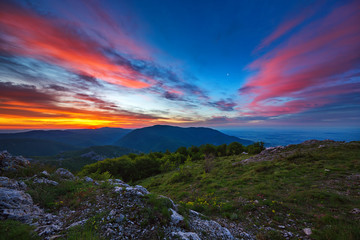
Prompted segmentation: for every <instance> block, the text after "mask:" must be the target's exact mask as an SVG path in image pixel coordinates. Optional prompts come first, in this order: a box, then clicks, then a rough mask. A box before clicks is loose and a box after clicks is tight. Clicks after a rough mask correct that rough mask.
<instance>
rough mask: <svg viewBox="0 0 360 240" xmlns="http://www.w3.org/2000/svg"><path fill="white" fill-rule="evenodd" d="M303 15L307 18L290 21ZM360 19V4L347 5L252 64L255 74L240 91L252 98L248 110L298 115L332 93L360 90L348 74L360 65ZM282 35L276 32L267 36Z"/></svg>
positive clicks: (328, 98) (307, 27) (348, 92)
mask: <svg viewBox="0 0 360 240" xmlns="http://www.w3.org/2000/svg"><path fill="white" fill-rule="evenodd" d="M299 19H303V18H302V17H300V18H299V17H298V18H295V20H294V21H293V22H292V23H293V24H291V25H295V24H294V23H296V24H299V21H300V20H299ZM359 22H360V4H359V2H358V1H354V2H351V3H348V4H345V5H343V6H341V7H339V8H336V9H334V10H333V11H332V12H331V13H329V14H328V15H327V16H325V17H323V18H321V19H318V20H314V21H313V22H311V23H309V24H308V25H306V26H305V27H303V28H302V29H301V30H299V31H298V32H296V33H294V34H293V35H292V36H290V37H289V38H288V39H287V40H286V43H283V44H282V45H280V46H279V47H277V48H275V49H273V50H271V51H270V52H269V53H267V54H266V55H265V56H263V57H261V58H259V59H257V60H255V61H254V62H252V63H251V64H250V65H249V66H248V68H249V69H250V70H253V71H255V72H256V73H255V75H253V76H252V77H250V78H249V79H248V81H247V83H246V84H245V85H244V86H243V87H242V88H241V89H239V93H240V94H241V95H242V94H244V95H247V96H249V97H250V96H251V97H252V101H251V102H250V103H249V104H248V105H247V106H246V107H247V108H248V111H247V113H246V114H247V115H249V116H251V115H263V116H278V115H283V114H293V113H299V112H303V111H306V110H308V109H312V108H318V107H320V106H323V105H326V104H329V103H332V101H333V100H332V99H331V98H330V97H329V95H330V94H332V95H338V94H350V93H355V92H360V87H359V84H358V83H352V82H349V81H348V79H347V78H345V77H344V76H345V74H346V73H349V72H352V71H355V70H356V69H358V68H359V66H360V44H359V43H360V28H359V25H358V23H359ZM290 23H291V21H290ZM282 28H284V27H280V29H282ZM289 28H290V27H289ZM283 32H284V31H283ZM280 35H281V34H279V30H276V31H275V32H274V33H273V34H272V35H270V37H269V38H267V39H270V40H271V41H272V39H275V38H277V36H280ZM274 36H275V37H274ZM270 40H266V41H265V42H269V41H270ZM355 81H357V82H358V80H355Z"/></svg>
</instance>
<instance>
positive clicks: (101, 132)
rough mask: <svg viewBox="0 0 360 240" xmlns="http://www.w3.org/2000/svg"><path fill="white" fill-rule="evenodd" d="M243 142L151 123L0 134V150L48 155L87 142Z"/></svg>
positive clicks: (169, 146)
mask: <svg viewBox="0 0 360 240" xmlns="http://www.w3.org/2000/svg"><path fill="white" fill-rule="evenodd" d="M231 142H239V143H241V144H243V145H249V144H252V143H253V142H252V141H249V140H244V139H240V138H237V137H232V136H229V135H226V134H224V133H222V132H219V131H217V130H214V129H211V128H194V127H190V128H182V127H174V126H167V125H155V126H152V127H145V128H140V129H135V130H131V129H123V128H99V129H77V130H34V131H28V132H21V133H3V134H0V150H8V151H9V152H11V153H13V154H16V155H23V156H26V157H30V156H48V155H56V154H59V153H61V152H64V151H74V150H81V149H83V148H87V147H91V146H104V145H114V146H118V147H122V148H126V149H131V150H134V151H135V152H136V151H140V152H145V153H147V152H151V151H153V152H154V151H166V150H169V151H175V150H176V149H178V148H179V147H189V146H200V145H202V144H213V145H221V144H229V143H231Z"/></svg>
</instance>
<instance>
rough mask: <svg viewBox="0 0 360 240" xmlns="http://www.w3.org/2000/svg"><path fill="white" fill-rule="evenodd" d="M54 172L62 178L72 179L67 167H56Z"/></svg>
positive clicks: (72, 176)
mask: <svg viewBox="0 0 360 240" xmlns="http://www.w3.org/2000/svg"><path fill="white" fill-rule="evenodd" d="M55 174H57V175H59V176H60V177H62V178H68V179H74V178H75V177H74V175H73V174H72V173H71V172H70V171H69V170H67V169H64V168H58V169H57V170H56V172H55Z"/></svg>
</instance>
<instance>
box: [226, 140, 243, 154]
mask: <svg viewBox="0 0 360 240" xmlns="http://www.w3.org/2000/svg"><path fill="white" fill-rule="evenodd" d="M244 150H245V149H244V146H243V145H241V144H240V143H238V142H232V143H230V144H229V146H228V154H229V155H238V154H241V153H242V152H243V151H244Z"/></svg>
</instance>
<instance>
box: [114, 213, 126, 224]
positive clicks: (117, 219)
mask: <svg viewBox="0 0 360 240" xmlns="http://www.w3.org/2000/svg"><path fill="white" fill-rule="evenodd" d="M124 219H125V216H124V215H123V214H120V215H119V216H118V217H116V218H115V221H116V222H117V223H121V222H122V221H124Z"/></svg>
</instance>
